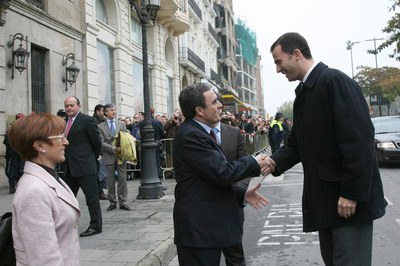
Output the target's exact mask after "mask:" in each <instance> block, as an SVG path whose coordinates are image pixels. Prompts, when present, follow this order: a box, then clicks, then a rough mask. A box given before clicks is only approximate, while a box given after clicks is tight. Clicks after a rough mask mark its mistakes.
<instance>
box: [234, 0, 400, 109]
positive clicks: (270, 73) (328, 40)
mask: <svg viewBox="0 0 400 266" xmlns="http://www.w3.org/2000/svg"><path fill="white" fill-rule="evenodd" d="M392 3H393V1H391V0H336V1H328V0H279V1H268V0H233V9H234V12H235V16H238V17H240V18H241V19H242V20H244V21H245V22H246V24H247V25H248V26H249V27H250V28H251V29H252V30H253V31H254V32H255V33H256V34H257V45H258V49H259V53H260V55H261V57H262V61H261V62H262V68H263V70H262V73H263V86H264V95H265V97H264V98H265V108H266V111H267V112H268V113H269V114H270V115H275V113H276V110H277V108H278V107H279V106H280V105H282V104H283V103H284V102H286V101H290V100H294V97H295V95H294V89H295V88H296V86H297V83H298V82H297V81H296V82H289V81H288V80H287V79H286V77H285V76H284V75H282V74H280V73H279V74H278V73H276V71H275V65H274V63H273V60H272V56H271V53H270V52H269V49H270V47H271V44H272V43H273V42H274V41H275V40H276V39H277V38H278V37H279V36H281V35H282V34H284V33H286V32H289V31H295V32H298V33H300V34H301V35H303V36H304V37H305V38H306V39H307V41H308V44H309V46H310V48H311V52H312V55H313V58H314V59H315V60H316V61H317V62H319V61H322V62H324V63H325V64H327V65H328V66H330V67H333V68H337V69H339V70H341V71H343V72H345V73H346V74H348V75H349V76H352V70H351V55H350V51H349V50H347V49H346V47H347V45H346V42H347V41H349V40H350V41H352V42H357V41H361V42H360V43H357V44H354V46H353V65H354V74H356V73H357V69H356V67H357V66H360V65H364V66H369V67H375V56H374V55H372V54H368V53H367V50H368V49H370V50H373V49H374V41H365V40H371V39H372V40H373V39H374V37H375V38H376V39H379V38H385V39H386V38H387V37H388V36H387V35H386V34H384V33H383V32H382V29H383V28H384V27H386V25H387V21H388V20H389V19H390V18H391V17H392V16H393V14H394V13H393V12H389V7H390V6H391V5H392ZM397 12H399V11H397ZM381 43H382V41H379V40H377V41H376V44H377V46H378V45H379V44H381ZM392 50H393V49H392V48H389V49H387V50H386V51H383V52H381V53H380V54H378V55H377V61H378V67H382V66H395V67H399V65H400V64H399V62H397V61H395V59H392V58H389V57H388V54H389V53H391V52H392Z"/></svg>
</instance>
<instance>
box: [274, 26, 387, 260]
mask: <svg viewBox="0 0 400 266" xmlns="http://www.w3.org/2000/svg"><path fill="white" fill-rule="evenodd" d="M271 52H272V57H273V59H274V62H275V64H276V71H277V72H278V73H279V72H281V73H282V74H284V75H286V77H287V79H288V80H289V81H296V80H299V81H301V83H300V84H299V86H298V87H297V88H296V99H295V101H294V110H293V115H294V117H293V127H292V131H291V133H290V135H289V138H288V142H287V144H285V145H284V146H283V147H282V148H281V149H279V150H278V151H277V152H276V153H274V154H273V155H272V156H271V158H272V159H273V160H274V161H275V162H276V166H277V167H276V169H275V172H273V174H274V175H280V174H281V173H282V172H284V171H285V170H287V169H289V168H291V167H292V166H294V165H295V164H297V163H299V162H301V163H302V164H303V169H304V188H303V202H302V207H303V230H304V231H305V232H311V231H318V232H319V240H320V248H321V254H322V258H323V260H324V262H325V264H326V265H367V266H368V265H371V253H372V236H373V220H375V219H378V218H380V217H382V216H383V215H384V214H385V207H386V205H387V202H386V201H385V198H384V194H383V188H382V181H381V177H380V174H379V168H378V164H377V160H376V153H375V149H374V127H373V125H372V122H371V119H370V116H369V109H368V105H367V103H366V101H365V98H364V96H363V95H362V93H361V88H360V86H359V85H358V84H357V83H356V82H355V81H354V80H352V79H351V78H349V77H348V76H347V75H345V74H344V73H342V72H340V71H338V70H336V69H331V68H328V67H327V66H326V65H324V64H323V63H318V64H317V63H316V62H315V61H314V59H313V58H312V56H311V51H310V48H309V46H308V44H307V41H306V40H305V39H304V38H303V37H302V36H301V35H300V34H298V33H293V32H291V33H286V34H284V35H282V36H281V37H280V38H278V40H277V41H276V42H275V43H274V44H273V45H272V46H271Z"/></svg>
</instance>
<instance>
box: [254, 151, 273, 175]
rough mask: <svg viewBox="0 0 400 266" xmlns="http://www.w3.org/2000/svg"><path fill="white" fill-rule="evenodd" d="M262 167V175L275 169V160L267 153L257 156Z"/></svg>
mask: <svg viewBox="0 0 400 266" xmlns="http://www.w3.org/2000/svg"><path fill="white" fill-rule="evenodd" d="M255 159H256V160H257V162H258V165H259V166H260V168H261V175H268V174H270V173H272V172H274V171H275V166H276V164H275V162H274V160H272V159H271V158H270V157H269V156H268V155H266V154H259V155H257V156H256V157H255Z"/></svg>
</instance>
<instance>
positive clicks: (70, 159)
mask: <svg viewBox="0 0 400 266" xmlns="http://www.w3.org/2000/svg"><path fill="white" fill-rule="evenodd" d="M64 108H65V112H66V113H67V116H68V119H67V126H66V129H65V137H66V138H67V139H68V142H69V145H68V146H66V147H65V171H64V176H63V179H64V181H65V183H67V184H68V186H69V187H70V188H71V190H72V192H73V193H74V195H75V196H76V195H77V193H78V190H79V188H81V189H82V192H83V194H85V198H86V205H87V206H88V208H89V214H90V225H89V228H88V229H87V230H86V231H84V232H83V233H81V235H80V236H82V237H84V236H91V235H95V234H99V233H101V230H102V222H103V220H102V216H101V208H100V201H99V194H98V190H97V171H98V166H97V158H98V157H99V155H100V147H101V140H100V135H99V130H98V128H97V126H96V121H95V120H94V118H93V117H91V116H88V115H86V114H83V113H82V112H81V111H80V108H81V105H80V102H79V99H78V98H76V97H75V96H70V97H67V98H66V99H65V100H64Z"/></svg>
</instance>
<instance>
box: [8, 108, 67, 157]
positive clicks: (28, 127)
mask: <svg viewBox="0 0 400 266" xmlns="http://www.w3.org/2000/svg"><path fill="white" fill-rule="evenodd" d="M64 129H65V121H64V119H62V118H61V117H60V116H56V115H53V114H48V113H39V114H30V115H27V116H24V117H21V118H19V119H18V120H16V121H15V122H14V123H13V124H12V125H11V127H10V128H9V129H8V131H7V136H8V138H9V141H10V144H11V147H12V148H13V149H14V150H15V151H16V152H17V153H18V154H19V155H20V156H21V157H22V159H24V160H31V159H34V158H36V157H37V156H38V151H37V150H36V149H35V148H34V147H33V144H34V143H35V141H37V140H42V141H46V142H47V143H49V145H53V143H52V142H51V140H48V139H47V138H48V137H49V136H51V135H59V134H61V133H63V132H64Z"/></svg>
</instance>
